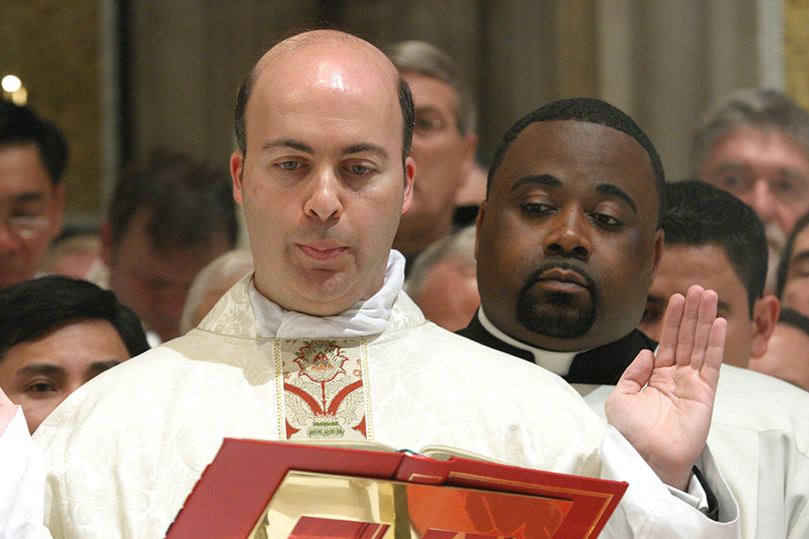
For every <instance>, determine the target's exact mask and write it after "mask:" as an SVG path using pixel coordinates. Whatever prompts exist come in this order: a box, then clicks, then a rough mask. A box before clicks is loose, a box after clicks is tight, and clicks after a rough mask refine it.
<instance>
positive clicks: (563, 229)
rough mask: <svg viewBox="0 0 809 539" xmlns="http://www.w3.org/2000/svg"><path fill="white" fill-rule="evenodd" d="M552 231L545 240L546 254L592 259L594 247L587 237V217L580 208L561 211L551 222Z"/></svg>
mask: <svg viewBox="0 0 809 539" xmlns="http://www.w3.org/2000/svg"><path fill="white" fill-rule="evenodd" d="M549 224H550V226H551V231H550V233H549V234H548V236H547V237H546V238H545V254H547V255H557V256H567V257H575V258H579V259H581V260H587V259H589V258H590V252H591V250H592V246H591V243H590V238H589V237H588V235H587V232H588V228H589V227H588V224H587V217H586V216H585V215H584V214H583V212H581V210H580V209H578V208H568V209H563V210H560V211H559V213H557V214H556V215H555V216H554V217H553V218H552V219H551V221H550V223H549Z"/></svg>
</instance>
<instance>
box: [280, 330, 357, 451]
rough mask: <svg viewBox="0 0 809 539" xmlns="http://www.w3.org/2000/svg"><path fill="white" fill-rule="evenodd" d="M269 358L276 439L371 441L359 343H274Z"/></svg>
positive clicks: (342, 340) (341, 340) (290, 341)
mask: <svg viewBox="0 0 809 539" xmlns="http://www.w3.org/2000/svg"><path fill="white" fill-rule="evenodd" d="M273 356H274V360H275V372H276V373H279V374H278V378H277V379H276V383H278V384H279V386H281V384H283V391H277V392H276V395H278V402H277V407H278V435H279V438H280V439H289V440H296V439H298V440H300V439H320V440H328V439H344V440H357V439H372V438H373V432H372V429H373V422H372V420H371V419H372V418H371V399H370V387H369V385H368V381H367V380H366V376H365V373H367V372H368V343H367V342H366V341H365V340H364V339H315V340H308V339H276V340H275V343H274V350H273ZM279 389H280V387H279Z"/></svg>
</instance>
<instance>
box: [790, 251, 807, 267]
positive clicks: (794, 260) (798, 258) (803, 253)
mask: <svg viewBox="0 0 809 539" xmlns="http://www.w3.org/2000/svg"><path fill="white" fill-rule="evenodd" d="M806 259H809V251H807V250H803V251H801V252H799V253H798V254H796V255H795V256H793V257H792V261H791V262H790V263H789V267H790V269H791V268H792V266H794V265H795V264H797V263H799V262H803V261H804V260H806Z"/></svg>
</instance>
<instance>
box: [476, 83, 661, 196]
mask: <svg viewBox="0 0 809 539" xmlns="http://www.w3.org/2000/svg"><path fill="white" fill-rule="evenodd" d="M556 120H574V121H577V122H586V123H591V124H599V125H603V126H605V127H609V128H612V129H616V130H618V131H621V132H623V133H626V134H627V135H629V136H630V137H632V138H633V139H635V140H636V141H638V144H640V145H641V147H643V149H644V150H646V153H647V154H648V155H649V160H650V161H651V164H652V172H654V176H655V187H656V188H657V192H658V196H659V195H660V192H661V191H662V189H663V184H665V183H666V176H665V174H664V172H663V163H662V162H661V160H660V156H659V155H658V154H657V150H656V149H655V147H654V145H653V144H652V141H651V140H649V137H647V136H646V134H645V133H644V132H643V131H642V130H641V128H640V127H638V124H636V123H635V121H634V120H633V119H632V118H630V117H629V115H628V114H626V113H625V112H623V111H622V110H620V109H618V108H617V107H614V106H613V105H610V104H609V103H607V102H605V101H601V100H600V99H594V98H590V97H573V98H570V99H561V100H559V101H554V102H553V103H550V104H548V105H545V106H544V107H540V108H538V109H537V110H535V111H534V112H531V113H530V114H528V115H526V116H523V117H522V118H521V119H519V120H517V123H515V124H514V125H513V126H511V129H509V130H508V132H506V134H505V136H504V137H503V140H501V141H500V144H499V145H498V147H497V150H496V151H495V152H494V157H493V158H492V164H491V167H490V168H489V179H488V182H487V184H486V196H487V197H488V196H489V190H490V189H491V185H492V178H494V175H495V173H496V172H497V168H498V167H499V166H500V164H501V163H502V162H503V158H504V157H505V155H506V152H507V151H508V149H509V148H510V147H511V143H512V142H514V139H516V138H517V137H518V136H519V134H520V133H522V132H523V130H524V129H525V128H526V127H528V126H529V125H531V124H533V123H537V122H550V121H556Z"/></svg>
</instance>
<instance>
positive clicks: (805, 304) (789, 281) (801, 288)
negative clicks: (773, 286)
mask: <svg viewBox="0 0 809 539" xmlns="http://www.w3.org/2000/svg"><path fill="white" fill-rule="evenodd" d="M781 304H782V305H783V306H784V308H789V309H793V310H795V311H798V312H799V313H801V314H802V315H804V316H809V227H806V228H804V229H803V230H801V231H800V232H798V234H797V235H796V236H795V243H794V244H793V247H792V253H791V255H790V259H789V269H788V270H787V275H786V280H785V281H784V290H783V292H782V293H781Z"/></svg>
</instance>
